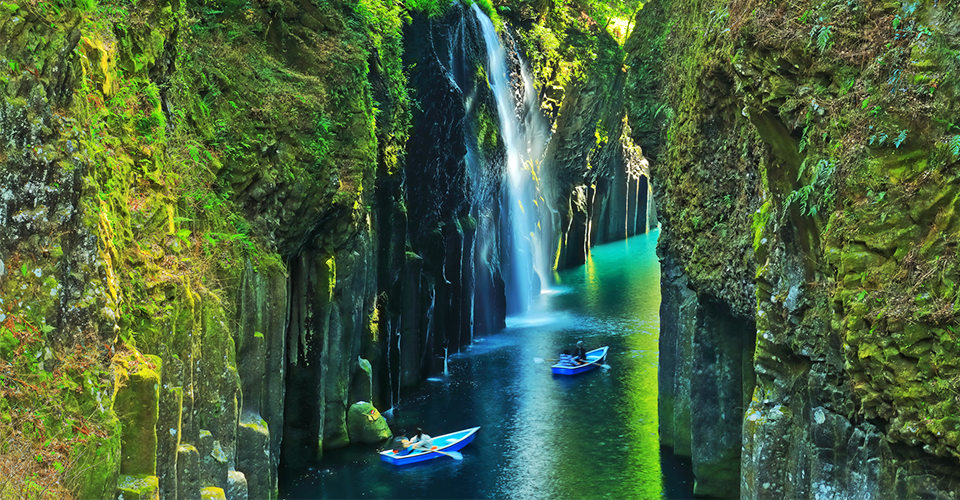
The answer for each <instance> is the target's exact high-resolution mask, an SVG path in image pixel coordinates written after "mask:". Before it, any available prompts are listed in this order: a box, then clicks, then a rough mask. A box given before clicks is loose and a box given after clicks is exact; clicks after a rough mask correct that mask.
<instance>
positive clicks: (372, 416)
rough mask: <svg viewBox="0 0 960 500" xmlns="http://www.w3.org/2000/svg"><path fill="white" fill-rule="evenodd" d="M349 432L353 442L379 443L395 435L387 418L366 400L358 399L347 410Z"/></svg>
mask: <svg viewBox="0 0 960 500" xmlns="http://www.w3.org/2000/svg"><path fill="white" fill-rule="evenodd" d="M347 432H348V434H349V436H350V442H351V443H379V442H382V441H385V440H387V439H389V438H390V437H391V436H393V433H392V432H390V426H389V425H387V420H386V419H385V418H384V417H383V415H381V414H380V412H379V411H377V409H376V408H375V407H374V406H373V405H372V404H370V403H368V402H366V401H358V402H356V403H354V404H353V405H351V406H350V409H349V410H347Z"/></svg>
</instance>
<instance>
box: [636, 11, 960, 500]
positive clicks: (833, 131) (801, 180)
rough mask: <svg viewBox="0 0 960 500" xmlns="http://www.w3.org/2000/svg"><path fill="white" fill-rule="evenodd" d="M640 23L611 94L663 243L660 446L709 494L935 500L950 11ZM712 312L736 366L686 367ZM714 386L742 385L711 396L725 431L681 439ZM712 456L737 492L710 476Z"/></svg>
mask: <svg viewBox="0 0 960 500" xmlns="http://www.w3.org/2000/svg"><path fill="white" fill-rule="evenodd" d="M651 7H654V8H652V9H650V10H648V9H647V8H645V9H643V10H642V11H640V13H639V14H638V17H637V20H638V29H637V31H636V32H635V36H637V37H643V38H636V39H635V40H636V42H635V45H633V46H632V49H631V50H630V54H631V55H630V56H628V64H630V65H631V67H632V68H633V69H634V72H633V75H634V76H633V78H634V79H633V80H631V81H630V82H628V84H627V90H628V95H630V96H632V98H631V99H630V102H631V104H630V106H631V112H630V119H631V126H633V127H634V130H636V131H637V133H636V134H635V136H634V139H636V140H637V141H638V143H639V144H640V146H641V147H644V149H645V150H646V151H648V152H651V155H650V161H651V164H652V165H653V167H652V171H653V173H652V179H653V184H654V192H655V199H656V201H657V204H658V214H659V216H660V220H661V222H662V224H663V232H662V233H661V240H660V247H659V253H660V255H661V259H662V262H663V263H664V266H663V273H664V275H663V281H662V284H663V296H664V301H663V309H662V314H661V316H662V329H663V330H662V335H661V366H660V370H661V371H660V375H661V412H662V413H661V433H662V435H663V436H664V440H665V442H666V444H668V445H671V446H673V449H674V451H675V452H676V453H678V454H683V455H686V454H687V453H689V454H690V456H691V457H692V462H693V464H694V473H695V475H696V476H697V486H696V488H697V492H698V493H700V494H704V495H709V496H718V497H727V496H739V497H741V498H784V497H789V498H915V497H929V498H955V496H956V491H957V489H956V484H957V477H958V470H960V469H958V464H957V461H956V454H955V453H954V452H952V451H950V446H951V445H950V443H951V439H952V438H951V435H950V434H949V432H950V430H949V429H950V425H951V424H950V422H951V421H950V420H949V419H950V418H951V417H950V415H952V410H950V409H948V408H952V407H953V406H952V405H953V404H954V402H953V398H952V396H951V394H952V390H951V389H950V388H949V386H950V381H951V380H953V378H954V377H955V375H954V373H953V371H952V368H950V366H951V365H950V363H949V362H946V359H945V358H941V357H940V356H941V354H939V353H946V352H950V351H952V349H953V347H952V345H953V344H952V342H951V340H950V338H949V336H948V335H942V334H941V333H940V332H949V331H950V328H952V327H948V325H952V324H953V322H954V321H955V318H954V317H953V316H952V313H950V312H949V311H950V307H949V306H948V304H952V300H953V299H952V298H951V297H952V296H953V295H952V292H950V291H949V285H946V283H948V282H951V281H952V280H953V278H951V277H950V276H952V273H953V270H952V269H953V268H952V267H951V266H949V265H948V266H944V267H940V266H941V265H940V264H936V263H938V262H942V261H943V258H944V255H947V256H949V255H952V253H951V251H950V250H948V249H949V248H952V245H953V243H951V242H952V241H953V236H951V235H952V232H951V229H949V228H950V227H952V226H951V224H952V222H951V221H952V216H950V215H949V214H951V213H952V210H953V208H952V206H953V201H952V200H953V199H954V194H953V189H952V187H950V186H952V181H951V179H952V178H953V174H951V173H950V172H952V171H953V167H952V165H953V164H954V163H955V161H956V157H955V155H954V154H953V151H948V150H947V144H948V143H949V141H950V140H951V137H952V132H950V131H949V130H945V129H943V128H941V127H940V126H937V125H934V124H936V123H938V122H939V120H941V119H942V118H941V117H942V116H946V115H949V114H950V113H953V111H952V110H954V109H955V107H956V101H955V95H956V94H955V91H954V90H945V91H943V92H941V90H943V87H941V85H942V84H941V83H939V82H941V81H945V80H938V79H939V78H947V76H946V75H950V74H953V73H952V72H953V71H954V69H953V68H954V66H953V65H952V63H951V62H949V61H948V60H946V59H942V58H940V56H938V55H937V54H943V53H945V52H943V51H942V50H941V49H935V48H934V47H935V46H940V47H947V46H950V47H952V43H953V42H951V41H949V40H950V39H951V38H950V35H949V34H950V33H953V32H954V31H955V29H956V19H955V10H954V7H953V6H951V5H946V4H944V5H938V6H929V5H921V4H918V3H899V2H859V3H856V4H844V5H841V4H839V3H837V4H836V5H833V6H830V5H827V4H824V5H814V4H809V5H806V4H804V5H797V6H789V7H788V6H780V7H772V6H770V7H769V8H767V7H763V6H761V5H759V4H758V3H750V2H747V3H746V4H743V5H740V4H737V5H730V6H723V5H720V4H717V5H712V4H711V5H691V4H684V3H678V2H660V3H658V4H657V5H655V6H651ZM826 7H830V10H824V9H825V8H826ZM671 20H675V21H676V22H677V23H679V24H672V25H671V26H672V28H671V29H670V30H667V29H664V27H665V26H667V24H666V23H668V22H671ZM681 20H686V21H681ZM797 23H799V24H797ZM800 26H802V28H803V29H800ZM871 27H872V28H871ZM678 28H679V29H678ZM938 33H939V34H938ZM939 44H944V45H939ZM854 47H856V48H854ZM950 50H952V49H950ZM906 53H913V54H914V57H913V58H908V59H905V58H902V57H901V56H903V55H904V54H906ZM658 74H660V75H662V76H661V77H658V76H657V75H658ZM902 75H909V77H904V78H903V79H901V76H902ZM934 80H937V82H936V85H935V86H936V89H935V90H933V91H931V87H932V86H934V85H933V84H932V83H931V82H933V81H934ZM950 88H951V89H952V87H950ZM658 127H660V128H661V130H662V131H663V132H662V133H660V134H656V130H657V128H658ZM894 129H895V130H894ZM657 135H658V136H657ZM891 139H892V141H891ZM881 193H882V194H881ZM908 207H911V208H908ZM933 207H936V208H933ZM929 210H933V211H929ZM934 211H936V212H937V213H936V214H935V213H934ZM908 214H909V215H908ZM943 228H948V229H946V231H944V229H943ZM934 241H937V242H939V243H934ZM917 245H920V247H919V249H917V248H918V247H917ZM924 245H928V246H926V247H925V246H924ZM938 245H944V246H938ZM922 248H928V249H929V252H930V253H927V254H926V255H928V259H930V260H925V259H924V258H922V257H921V251H922V250H921V249H922ZM935 249H937V250H935ZM944 252H945V253H944ZM937 253H939V254H940V255H935V254H937ZM921 269H926V270H927V271H928V272H929V271H930V270H931V269H936V271H934V272H933V274H924V272H923V271H921ZM907 297H909V298H907ZM711 302H712V303H714V304H715V305H716V304H719V305H720V307H719V309H718V308H716V307H713V306H710V305H709V304H710V303H711ZM711 309H712V310H713V311H714V313H715V312H716V311H717V310H719V311H727V313H725V314H728V315H729V316H726V317H727V318H728V319H726V320H720V321H716V320H714V321H712V323H713V324H716V325H727V326H725V327H723V328H722V330H724V331H729V330H730V328H729V326H730V325H731V324H739V325H740V326H739V327H738V328H734V330H737V329H739V330H741V331H742V332H743V334H744V336H743V337H742V338H744V339H749V338H751V335H749V334H748V333H747V331H748V330H752V329H753V328H754V327H755V332H754V334H753V337H754V338H755V344H753V347H752V348H748V347H747V346H748V345H751V343H750V342H749V341H747V340H744V341H742V347H741V348H740V350H741V355H742V356H741V357H737V356H723V355H721V356H719V357H714V358H713V360H714V361H721V362H720V363H719V364H716V363H711V360H710V359H705V358H703V357H698V356H697V355H696V347H697V341H698V337H697V333H698V332H702V331H703V329H705V327H706V326H707V325H709V324H711V321H709V320H707V318H710V317H711V316H713V315H714V313H711V312H710V311H711ZM729 318H736V319H735V320H732V321H733V323H730V321H731V320H730V319H729ZM907 325H909V326H907ZM701 339H702V337H701ZM713 352H714V353H715V354H719V353H723V352H726V351H724V350H723V349H722V348H721V349H719V350H714V351H713ZM734 372H739V373H741V374H742V375H741V377H742V378H741V381H745V380H751V379H752V380H755V385H751V384H747V383H743V384H742V386H741V387H742V388H741V390H740V391H735V390H730V391H728V392H724V391H716V392H715V394H718V395H720V397H721V401H723V402H724V403H721V404H725V405H727V406H728V407H730V408H731V409H733V411H735V415H736V420H738V421H739V422H740V423H741V426H740V429H739V431H737V429H732V428H730V427H725V426H723V425H719V426H717V429H716V430H717V432H708V433H702V434H700V436H699V437H700V439H701V441H699V442H698V441H697V440H696V438H693V439H690V438H688V436H689V435H690V434H692V433H696V432H698V431H697V430H696V429H697V427H698V426H697V423H696V420H697V417H696V415H695V410H693V409H692V408H695V403H696V402H697V401H698V398H702V397H703V391H700V394H698V393H697V391H696V390H695V389H697V388H701V389H702V388H703V387H713V386H714V384H715V383H716V382H717V381H718V380H722V379H723V375H724V374H729V373H734ZM718 377H719V378H718ZM731 385H732V384H731ZM708 392H709V393H714V392H713V391H708ZM664 412H665V413H664ZM687 415H689V417H688V416H687ZM705 416H706V415H702V416H701V420H700V421H699V422H700V423H701V424H702V423H704V422H705V421H706V420H704V419H703V417H705ZM671 417H672V419H671ZM724 429H727V431H726V432H725V431H724ZM731 430H732V431H733V432H735V433H739V436H734V435H733V434H728V432H730V431H731ZM730 436H734V437H736V438H737V439H738V440H739V442H740V445H741V447H740V450H736V451H737V453H736V456H739V460H740V467H739V472H738V474H736V475H731V474H729V473H728V471H724V470H718V469H715V468H713V467H711V466H710V461H711V460H712V459H713V458H714V457H716V456H718V455H717V452H718V450H723V449H726V450H728V451H731V452H733V451H735V449H734V448H732V447H731V446H730V445H729V441H728V439H729V437H730ZM736 456H731V459H733V460H736ZM698 462H699V463H701V464H705V465H707V466H706V467H704V466H700V467H698V466H697V464H698ZM737 477H738V478H739V484H738V485H737V484H733V483H732V482H731V479H733V478H737ZM722 478H726V479H725V480H723V481H722V483H723V487H722V488H721V489H714V481H717V480H721V479H722Z"/></svg>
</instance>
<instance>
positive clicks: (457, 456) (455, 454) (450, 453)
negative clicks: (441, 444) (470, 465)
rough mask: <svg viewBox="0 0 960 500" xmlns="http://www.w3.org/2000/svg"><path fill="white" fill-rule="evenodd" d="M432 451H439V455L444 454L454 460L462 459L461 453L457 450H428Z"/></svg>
mask: <svg viewBox="0 0 960 500" xmlns="http://www.w3.org/2000/svg"><path fill="white" fill-rule="evenodd" d="M430 451H432V452H434V453H439V454H441V455H446V456H448V457H450V458H452V459H454V460H463V454H462V453H460V452H459V451H440V450H430Z"/></svg>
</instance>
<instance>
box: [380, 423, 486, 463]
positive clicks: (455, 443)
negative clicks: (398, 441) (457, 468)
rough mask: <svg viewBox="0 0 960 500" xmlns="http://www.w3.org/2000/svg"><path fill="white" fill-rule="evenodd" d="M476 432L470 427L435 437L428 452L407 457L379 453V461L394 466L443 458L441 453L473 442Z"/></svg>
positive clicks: (385, 451) (414, 451)
mask: <svg viewBox="0 0 960 500" xmlns="http://www.w3.org/2000/svg"><path fill="white" fill-rule="evenodd" d="M478 430H480V428H479V427H472V428H470V429H464V430H462V431H457V432H451V433H450V434H444V435H442V436H437V437H435V438H433V447H432V448H430V449H429V450H423V449H416V450H413V451H411V452H410V453H409V454H407V455H400V454H397V453H394V452H393V450H384V451H381V452H380V459H381V460H383V461H384V462H390V463H392V464H396V465H406V464H412V463H416V462H423V461H424V460H430V459H432V458H440V457H445V456H447V455H445V454H444V453H441V452H447V453H449V452H451V451H456V450H459V449H460V448H463V447H464V446H466V445H467V444H469V443H470V441H473V437H474V436H475V435H476V434H477V431H478Z"/></svg>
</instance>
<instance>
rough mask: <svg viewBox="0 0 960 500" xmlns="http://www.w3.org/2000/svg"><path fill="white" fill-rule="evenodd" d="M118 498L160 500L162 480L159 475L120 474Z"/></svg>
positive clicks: (125, 499) (126, 499)
mask: <svg viewBox="0 0 960 500" xmlns="http://www.w3.org/2000/svg"><path fill="white" fill-rule="evenodd" d="M117 498H123V499H124V500H154V499H157V500H159V498H160V481H159V479H158V478H157V476H147V475H136V476H126V475H125V476H120V479H119V481H117Z"/></svg>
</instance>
